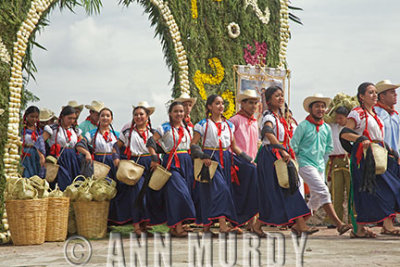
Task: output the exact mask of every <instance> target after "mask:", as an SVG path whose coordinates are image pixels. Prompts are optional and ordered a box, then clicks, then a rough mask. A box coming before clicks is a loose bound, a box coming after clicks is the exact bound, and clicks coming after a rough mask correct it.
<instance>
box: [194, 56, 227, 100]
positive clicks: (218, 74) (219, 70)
mask: <svg viewBox="0 0 400 267" xmlns="http://www.w3.org/2000/svg"><path fill="white" fill-rule="evenodd" d="M208 65H210V67H211V69H212V71H213V72H214V73H215V76H213V75H212V74H205V73H202V72H201V71H200V70H197V71H196V73H195V74H194V76H193V81H194V84H195V85H196V87H197V88H198V89H199V94H200V96H201V98H202V99H203V100H206V99H207V93H206V91H205V89H204V84H211V85H216V84H220V83H221V82H222V80H223V79H224V76H225V69H224V67H223V66H222V64H221V61H220V60H219V59H218V58H216V57H213V58H210V59H209V60H208Z"/></svg>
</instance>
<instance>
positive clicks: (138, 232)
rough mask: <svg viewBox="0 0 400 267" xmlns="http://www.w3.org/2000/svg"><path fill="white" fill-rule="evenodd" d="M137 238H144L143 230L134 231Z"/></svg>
mask: <svg viewBox="0 0 400 267" xmlns="http://www.w3.org/2000/svg"><path fill="white" fill-rule="evenodd" d="M133 232H134V233H135V234H136V236H137V237H141V236H142V230H141V229H136V230H134V231H133Z"/></svg>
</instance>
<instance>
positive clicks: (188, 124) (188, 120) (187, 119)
mask: <svg viewBox="0 0 400 267" xmlns="http://www.w3.org/2000/svg"><path fill="white" fill-rule="evenodd" d="M185 122H186V124H187V126H189V127H192V128H193V127H194V126H193V123H192V121H191V120H190V116H189V115H188V116H187V117H186V118H185Z"/></svg>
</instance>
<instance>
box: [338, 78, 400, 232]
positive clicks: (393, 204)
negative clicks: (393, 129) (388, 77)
mask: <svg viewBox="0 0 400 267" xmlns="http://www.w3.org/2000/svg"><path fill="white" fill-rule="evenodd" d="M357 98H358V101H359V102H360V106H358V107H356V108H354V109H353V110H352V111H351V112H350V113H349V115H348V120H347V124H346V126H345V128H344V129H343V130H342V132H341V133H340V137H341V139H342V140H344V141H348V142H347V143H346V144H347V145H346V144H345V145H344V147H345V148H347V149H348V150H350V149H351V164H350V170H351V181H352V182H351V184H352V188H351V190H352V193H353V199H354V205H355V209H356V212H357V223H355V219H354V216H352V217H353V219H352V220H353V229H354V230H353V231H352V232H351V235H350V236H351V237H353V238H365V237H367V238H374V237H376V234H375V233H374V232H372V231H371V230H369V229H368V228H366V227H365V226H364V225H365V224H373V223H379V222H383V227H382V232H381V233H382V234H387V235H396V236H400V229H398V228H395V227H394V225H393V219H394V217H395V214H396V212H400V180H399V177H396V176H394V175H393V174H392V172H390V171H389V170H388V171H386V172H385V173H383V174H381V175H375V164H374V158H373V155H372V151H371V150H370V149H369V148H370V147H371V143H379V144H380V145H383V137H384V126H383V122H382V121H381V120H380V119H379V117H378V116H377V114H376V113H375V110H374V106H375V104H376V103H377V98H378V97H377V90H376V87H375V86H374V85H373V84H372V83H367V82H366V83H362V84H361V85H360V86H359V87H358V92H357ZM349 141H350V142H354V144H353V147H352V148H351V145H350V143H349ZM349 145H350V146H349ZM364 149H367V152H366V156H364V154H363V150H364ZM389 153H390V154H392V151H389ZM384 160H387V159H384ZM350 197H351V196H350Z"/></svg>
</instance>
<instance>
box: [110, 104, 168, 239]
mask: <svg viewBox="0 0 400 267" xmlns="http://www.w3.org/2000/svg"><path fill="white" fill-rule="evenodd" d="M154 110H155V109H154V107H150V106H149V105H148V103H147V102H145V101H143V102H140V103H139V104H138V105H137V106H135V107H134V108H133V120H132V121H131V122H130V124H129V127H123V129H122V132H121V134H120V137H119V139H118V142H117V143H116V145H114V154H113V158H114V165H115V166H119V162H120V158H121V159H128V160H133V161H135V162H136V163H138V164H140V165H142V166H144V167H145V171H144V173H143V176H142V177H141V178H140V180H139V182H138V183H136V184H135V185H127V184H125V183H123V182H121V181H117V196H116V197H115V198H114V199H113V200H112V201H111V207H110V215H109V220H110V221H111V222H114V223H117V224H124V223H127V222H130V221H131V222H132V223H133V226H134V231H135V233H136V234H137V235H141V233H142V232H146V231H147V230H146V224H147V222H148V221H149V217H148V214H147V212H148V210H147V203H146V200H147V198H145V197H144V196H143V197H142V199H140V201H141V203H140V205H139V206H138V205H136V203H138V201H139V200H138V197H139V195H140V192H141V190H142V187H143V184H144V182H145V179H144V177H146V176H147V175H148V173H149V172H150V162H151V157H150V153H149V151H148V149H147V147H146V143H147V140H148V139H149V138H150V137H151V136H152V135H153V129H152V128H151V121H150V115H151V114H153V112H154ZM148 191H149V190H148ZM148 194H149V192H147V193H146V195H148ZM159 211H160V210H159ZM160 212H161V211H160ZM151 214H152V215H153V213H151ZM155 216H157V217H156V218H158V217H160V216H161V217H162V219H161V220H160V221H157V220H156V219H153V223H154V221H155V220H156V222H155V223H154V224H158V223H163V222H165V219H164V218H165V217H163V216H162V215H161V214H157V212H156V215H155ZM151 218H154V217H153V216H152V217H151ZM163 219H164V220H163Z"/></svg>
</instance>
